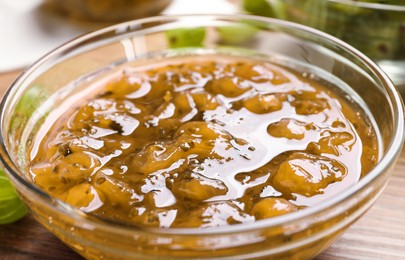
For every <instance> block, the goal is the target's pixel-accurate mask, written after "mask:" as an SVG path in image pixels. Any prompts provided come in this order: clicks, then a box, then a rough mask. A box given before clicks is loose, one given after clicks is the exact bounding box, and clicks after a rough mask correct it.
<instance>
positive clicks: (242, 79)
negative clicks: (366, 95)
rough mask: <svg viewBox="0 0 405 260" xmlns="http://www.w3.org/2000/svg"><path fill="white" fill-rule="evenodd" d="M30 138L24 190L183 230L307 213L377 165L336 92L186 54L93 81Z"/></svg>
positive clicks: (369, 140)
mask: <svg viewBox="0 0 405 260" xmlns="http://www.w3.org/2000/svg"><path fill="white" fill-rule="evenodd" d="M94 84H95V85H96V89H97V90H96V92H97V93H94V95H93V94H92V95H82V98H81V99H80V100H76V101H75V106H72V107H70V108H68V109H66V111H64V112H63V113H60V112H59V114H58V115H57V116H55V115H56V114H55V115H53V114H52V112H51V113H50V115H49V116H48V117H49V118H52V120H51V123H49V122H48V124H44V126H43V129H42V130H41V131H39V132H38V134H37V136H36V138H35V140H34V143H33V145H32V146H31V151H30V174H31V178H32V180H33V182H34V183H35V184H36V185H38V186H39V187H40V188H42V189H43V190H45V191H47V192H48V193H49V194H51V195H52V196H54V197H57V198H59V199H61V200H63V201H65V202H67V203H69V204H71V205H73V206H75V207H78V208H79V209H80V210H82V211H83V212H85V213H89V214H94V215H97V216H99V217H101V218H106V219H109V220H112V221H117V222H123V223H127V224H131V225H141V226H152V227H163V228H179V227H180V228H182V227H201V228H205V227H217V226H225V225H231V224H237V223H246V222H254V221H257V220H260V219H264V218H270V217H274V216H279V215H282V214H287V213H290V212H294V211H297V210H301V209H303V208H306V207H312V206H315V205H317V204H319V203H322V201H325V200H327V199H328V198H331V197H333V196H336V195H337V194H338V193H339V192H340V191H341V190H344V189H346V188H347V187H348V186H350V185H353V184H355V183H356V182H357V181H358V180H359V179H360V178H361V177H362V176H364V175H365V174H367V173H368V172H369V171H370V170H371V169H372V168H373V167H374V166H375V165H376V163H377V161H378V138H377V135H376V132H375V130H374V128H373V126H372V124H371V123H370V119H369V118H368V117H367V116H366V113H365V112H364V111H363V110H362V109H361V108H360V106H358V105H356V104H355V102H353V100H351V99H350V98H348V97H347V95H345V94H344V93H343V91H341V90H339V89H338V88H336V87H333V86H332V85H331V84H326V83H324V82H322V81H320V80H317V79H316V78H312V77H307V76H305V75H303V74H302V73H300V72H298V71H294V70H291V69H289V68H286V67H284V66H280V65H277V64H274V63H271V62H268V61H265V60H258V59H257V60H256V59H247V58H236V57H231V56H226V55H204V56H185V57H177V58H167V59H162V60H156V61H155V62H154V63H153V66H150V65H142V64H138V65H137V64H132V65H128V66H126V67H124V68H123V69H121V70H119V71H118V72H115V73H114V74H113V75H110V76H109V77H108V78H104V79H100V80H99V81H98V82H96V83H94Z"/></svg>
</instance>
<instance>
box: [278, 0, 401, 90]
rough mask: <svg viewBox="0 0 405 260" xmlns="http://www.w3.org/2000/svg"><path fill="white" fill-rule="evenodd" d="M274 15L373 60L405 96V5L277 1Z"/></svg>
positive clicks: (344, 0)
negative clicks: (357, 51)
mask: <svg viewBox="0 0 405 260" xmlns="http://www.w3.org/2000/svg"><path fill="white" fill-rule="evenodd" d="M277 1H280V2H281V1H282V4H281V5H278V6H277V10H278V12H274V14H275V16H276V17H277V18H283V19H287V20H289V21H293V22H297V23H301V24H304V25H307V26H310V27H313V28H316V29H319V30H322V31H324V32H327V33H329V34H331V35H333V36H335V37H337V38H339V39H341V40H343V41H345V42H347V43H349V44H350V45H352V46H354V47H355V48H357V49H359V50H360V51H362V52H363V53H364V54H366V55H367V56H368V57H370V58H372V59H373V60H374V61H376V62H377V63H378V64H379V65H380V66H381V67H382V68H383V70H384V71H385V72H386V73H387V74H388V75H389V76H390V77H391V79H392V80H393V81H394V83H395V84H396V86H397V87H398V88H399V89H400V91H401V93H402V94H403V95H405V5H393V4H380V3H378V2H377V1H374V2H373V1H368V2H360V1H355V0H277ZM391 2H392V1H391Z"/></svg>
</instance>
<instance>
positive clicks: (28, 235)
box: [0, 72, 405, 260]
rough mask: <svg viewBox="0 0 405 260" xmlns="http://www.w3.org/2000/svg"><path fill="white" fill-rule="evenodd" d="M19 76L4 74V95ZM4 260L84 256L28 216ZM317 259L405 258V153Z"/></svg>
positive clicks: (12, 231) (0, 234) (8, 241)
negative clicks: (377, 193)
mask: <svg viewBox="0 0 405 260" xmlns="http://www.w3.org/2000/svg"><path fill="white" fill-rule="evenodd" d="M17 75H18V72H11V73H7V74H3V75H2V74H0V95H3V93H4V92H5V90H6V89H7V87H8V86H9V85H10V83H11V81H12V80H13V79H14V78H15V77H16V76H17ZM0 259H17V260H19V259H81V257H80V256H79V255H77V254H76V253H74V252H73V251H72V250H70V249H69V248H68V247H67V246H65V245H64V244H63V243H62V242H61V241H60V240H58V239H57V238H56V237H55V236H54V235H53V234H51V233H50V232H49V231H47V230H46V229H45V228H43V227H42V226H41V225H40V224H39V223H38V222H36V221H35V220H34V219H33V217H32V216H31V215H28V216H26V217H25V218H23V219H22V220H20V221H18V222H16V223H13V224H10V225H4V226H0ZM317 259H318V260H324V259H331V260H335V259H336V260H337V259H339V260H340V259H356V260H357V259H360V260H362V259H364V260H365V259H382V260H388V259H390V260H391V259H405V150H404V151H402V154H401V156H400V158H399V160H398V163H397V164H396V167H395V169H394V171H393V175H392V177H391V180H390V181H389V183H388V185H387V187H386V189H385V190H384V192H383V194H382V195H381V197H380V198H379V199H378V201H377V202H376V204H375V205H374V206H373V207H372V208H371V210H369V211H368V212H367V213H366V214H365V215H364V216H363V217H362V218H361V219H360V220H359V221H358V222H356V223H355V224H354V225H353V226H352V227H351V228H350V229H349V230H348V231H347V232H346V233H345V234H344V235H343V236H342V237H341V238H340V239H339V240H337V241H336V242H335V243H334V244H333V245H332V246H331V247H330V248H329V249H327V250H326V251H325V252H323V253H322V254H321V255H320V256H318V257H317Z"/></svg>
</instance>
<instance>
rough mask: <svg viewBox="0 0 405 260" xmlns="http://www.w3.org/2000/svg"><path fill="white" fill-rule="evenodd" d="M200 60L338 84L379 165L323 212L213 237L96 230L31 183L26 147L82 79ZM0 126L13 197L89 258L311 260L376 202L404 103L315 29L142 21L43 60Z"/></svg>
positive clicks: (361, 60) (398, 140) (229, 19)
mask: <svg viewBox="0 0 405 260" xmlns="http://www.w3.org/2000/svg"><path fill="white" fill-rule="evenodd" d="M196 28H197V30H198V31H199V33H198V35H200V36H201V35H202V37H200V36H199V37H200V40H201V41H199V42H198V41H195V40H194V41H191V42H192V43H189V44H184V43H183V44H182V45H183V46H179V45H178V44H177V45H176V46H177V47H178V48H176V49H171V48H170V47H169V46H170V44H172V45H173V32H178V31H179V30H178V29H181V30H180V31H182V32H183V33H184V32H187V31H188V33H190V31H189V30H190V29H191V31H194V30H195V29H196ZM173 30H176V31H173ZM229 31H233V32H235V31H237V32H238V33H237V34H234V33H232V34H231V36H234V35H237V37H230V35H229V34H228V35H227V34H226V33H225V34H224V32H229ZM201 32H202V34H201ZM191 35H192V33H191ZM177 40H178V38H177ZM177 43H178V42H177ZM205 52H209V53H212V52H217V53H228V54H229V53H230V54H234V53H237V54H241V53H242V54H243V55H245V56H246V55H249V56H260V57H267V58H269V59H271V60H272V61H273V62H278V63H284V64H290V63H291V64H299V67H300V68H302V69H303V70H305V73H315V74H316V75H317V76H319V77H321V78H324V79H325V80H328V81H336V82H335V83H336V84H338V85H340V86H343V88H344V89H345V91H347V93H348V94H349V95H351V96H352V97H353V98H354V99H355V100H357V101H358V102H359V104H360V105H362V106H363V107H368V110H369V111H370V113H371V114H372V115H373V116H374V119H375V122H376V125H377V126H378V130H379V132H380V133H381V140H382V156H381V159H380V162H379V163H378V165H377V166H376V167H375V168H374V169H373V170H372V171H371V172H370V173H369V174H368V175H366V176H365V177H364V178H362V179H361V180H360V181H359V182H358V183H357V184H355V185H353V186H352V187H350V188H348V189H346V190H342V191H341V193H340V194H339V195H338V196H336V197H334V198H333V199H331V200H329V201H327V202H325V203H322V204H320V205H319V206H316V207H313V208H307V209H304V210H301V211H298V212H295V213H291V214H287V215H284V216H280V217H275V218H271V219H266V220H260V221H257V222H255V223H251V224H237V225H232V226H228V227H220V228H214V229H195V228H189V229H156V228H142V227H129V226H123V225H120V224H117V223H111V222H106V221H102V220H100V219H96V218H94V217H92V216H89V215H86V214H84V213H82V212H80V211H79V210H77V209H75V208H72V207H70V206H69V205H67V204H65V203H63V202H61V201H59V200H57V199H54V198H52V197H50V196H49V195H47V194H46V193H45V192H43V191H42V190H40V189H39V188H38V187H36V186H35V185H34V184H33V183H31V182H30V180H29V178H28V177H27V167H28V162H27V151H28V147H29V146H30V144H31V142H32V139H33V136H34V135H35V133H36V132H37V131H38V129H40V126H41V125H42V124H44V123H46V121H44V120H45V118H46V115H47V113H48V111H49V110H50V109H55V108H56V107H57V106H58V104H59V103H61V102H60V100H63V99H66V98H68V97H70V96H71V95H73V94H75V93H77V91H79V90H80V89H78V88H81V87H82V86H83V84H85V83H86V82H87V80H89V79H92V78H93V79H94V78H97V77H98V76H99V75H103V74H105V73H109V72H111V71H114V70H115V69H117V68H120V66H125V63H126V62H132V61H134V60H139V59H151V58H157V57H162V56H165V55H172V56H173V55H179V54H184V53H200V54H203V53H205ZM0 122H1V127H0V131H1V132H0V137H1V147H0V153H1V157H0V158H1V161H2V163H3V166H4V168H5V170H6V171H7V173H8V175H9V177H10V179H11V181H12V182H13V184H14V185H15V187H16V190H17V191H18V193H19V195H20V196H21V198H22V199H23V201H24V202H25V203H26V204H27V206H28V207H29V209H30V211H31V212H32V214H33V215H34V216H35V218H36V219H37V220H38V221H39V222H40V223H42V224H43V225H44V226H45V227H46V228H47V229H49V230H50V231H51V232H52V233H54V234H55V235H56V236H57V237H59V238H60V239H61V240H62V241H64V242H65V243H66V244H68V245H69V246H70V247H71V248H72V249H74V250H75V251H77V252H78V253H79V254H81V255H83V256H84V257H86V258H90V259H99V258H102V257H103V258H106V259H118V258H121V259H122V258H124V259H131V258H133V259H149V258H150V259H152V258H153V259H156V258H158V257H162V258H165V259H171V258H186V259H187V258H189V259H191V258H211V259H234V258H235V257H237V258H260V257H263V258H265V259H269V258H277V259H291V258H295V259H305V258H312V257H314V256H315V255H317V254H319V253H320V252H321V251H322V250H323V249H325V248H326V247H328V246H329V245H330V244H331V243H332V242H333V241H334V240H335V239H336V238H337V236H338V235H339V234H341V233H342V232H343V231H344V230H345V229H346V228H347V227H348V226H349V225H350V224H352V223H353V222H354V221H355V220H356V219H358V218H359V217H360V216H361V215H362V214H363V213H365V211H366V210H367V209H368V208H369V207H370V206H371V205H372V203H373V202H374V201H375V200H376V198H377V197H378V195H379V194H380V193H381V192H382V190H383V188H384V186H385V184H386V183H387V180H388V177H389V175H390V172H391V169H392V168H393V166H394V162H395V160H396V159H397V157H398V155H399V152H400V150H401V147H402V143H403V138H404V135H403V130H404V115H403V108H402V103H401V98H400V96H399V95H398V93H397V92H396V90H395V88H394V86H393V84H392V83H391V82H390V81H389V79H388V78H387V76H386V75H385V74H384V73H383V72H382V71H381V69H380V68H379V67H378V66H376V65H375V64H374V63H373V62H372V61H370V60H369V59H368V58H367V57H365V56H364V55H362V54H361V53H360V52H358V51H357V50H355V49H353V48H352V47H350V46H348V45H347V44H345V43H343V42H341V41H339V40H337V39H335V38H332V37H331V36H329V35H326V34H324V33H322V32H319V31H316V30H314V29H310V28H307V27H304V26H301V25H297V24H293V23H289V22H285V21H280V20H274V19H268V18H260V17H253V16H247V15H235V16H210V15H207V16H204V15H198V16H178V17H169V16H168V17H155V18H147V19H142V20H137V21H132V22H128V23H123V24H119V25H115V26H112V27H109V28H106V29H102V30H100V31H97V32H94V33H90V34H88V35H85V36H82V37H80V38H78V39H75V40H73V41H71V42H69V43H67V44H65V45H63V46H61V47H60V48H58V49H56V50H54V51H53V52H51V53H50V54H48V55H47V56H45V57H44V58H42V59H41V60H39V61H38V62H37V63H35V64H34V65H32V66H31V67H30V68H28V69H27V70H26V71H25V72H24V73H23V74H22V75H21V76H20V77H19V78H18V79H17V80H16V81H15V82H14V84H13V85H12V86H11V88H10V89H9V90H8V92H7V94H6V95H5V97H4V99H3V101H2V103H1V118H0Z"/></svg>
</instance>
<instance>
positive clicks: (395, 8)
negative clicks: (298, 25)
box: [320, 0, 405, 12]
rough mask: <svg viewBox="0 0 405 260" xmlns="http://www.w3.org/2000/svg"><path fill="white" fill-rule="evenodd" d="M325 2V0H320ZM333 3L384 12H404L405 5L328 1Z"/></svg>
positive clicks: (340, 0) (339, 0) (352, 0)
mask: <svg viewBox="0 0 405 260" xmlns="http://www.w3.org/2000/svg"><path fill="white" fill-rule="evenodd" d="M320 1H323V0H320ZM327 1H329V2H331V3H337V4H344V5H349V6H353V7H361V8H367V9H375V10H376V11H377V10H380V11H382V10H384V11H396V12H404V11H405V5H396V4H384V3H373V2H360V1H354V0H327Z"/></svg>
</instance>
